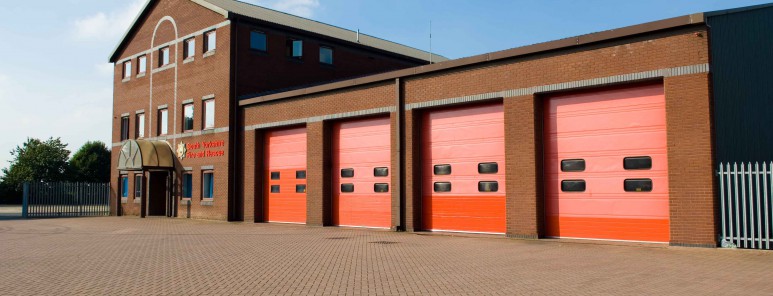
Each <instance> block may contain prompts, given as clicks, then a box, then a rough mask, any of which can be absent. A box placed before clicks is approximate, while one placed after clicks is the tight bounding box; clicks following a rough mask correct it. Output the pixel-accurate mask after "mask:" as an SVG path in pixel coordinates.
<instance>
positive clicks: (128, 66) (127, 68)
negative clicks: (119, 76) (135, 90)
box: [123, 61, 132, 79]
mask: <svg viewBox="0 0 773 296" xmlns="http://www.w3.org/2000/svg"><path fill="white" fill-rule="evenodd" d="M131 77H132V61H125V62H123V79H129V78H131Z"/></svg>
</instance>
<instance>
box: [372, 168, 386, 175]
mask: <svg viewBox="0 0 773 296" xmlns="http://www.w3.org/2000/svg"><path fill="white" fill-rule="evenodd" d="M373 176H374V177H387V176H389V168H374V169H373Z"/></svg>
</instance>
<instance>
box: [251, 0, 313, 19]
mask: <svg viewBox="0 0 773 296" xmlns="http://www.w3.org/2000/svg"><path fill="white" fill-rule="evenodd" d="M247 2H251V3H253V4H257V5H260V6H265V7H268V8H271V9H274V10H279V11H282V12H286V13H289V14H294V15H297V16H301V17H305V18H310V17H312V16H314V13H315V11H316V9H317V8H319V0H252V1H247Z"/></svg>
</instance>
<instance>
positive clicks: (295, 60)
mask: <svg viewBox="0 0 773 296" xmlns="http://www.w3.org/2000/svg"><path fill="white" fill-rule="evenodd" d="M287 61H290V62H293V63H298V64H303V58H294V57H287Z"/></svg>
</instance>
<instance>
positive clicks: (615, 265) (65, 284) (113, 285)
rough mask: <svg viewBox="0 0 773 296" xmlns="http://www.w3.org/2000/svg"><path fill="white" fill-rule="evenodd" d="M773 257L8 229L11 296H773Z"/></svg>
mask: <svg viewBox="0 0 773 296" xmlns="http://www.w3.org/2000/svg"><path fill="white" fill-rule="evenodd" d="M771 266H773V252H768V251H754V250H730V249H707V248H685V247H667V246H662V245H646V244H610V243H601V242H593V241H582V242H577V241H563V240H520V239H507V238H502V237H492V236H476V235H451V234H447V235H441V234H430V233H421V232H418V233H399V232H389V231H380V230H370V229H351V228H335V227H327V228H320V227H306V226H302V225H285V224H252V223H227V222H212V221H202V220H184V219H167V218H148V219H139V218H133V217H103V218H67V219H41V220H0V294H2V295H362V294H370V295H548V294H563V295H567V294H568V295H642V294H646V295H685V294H688V295H739V294H744V295H771V294H773V280H771V279H773V268H771Z"/></svg>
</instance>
